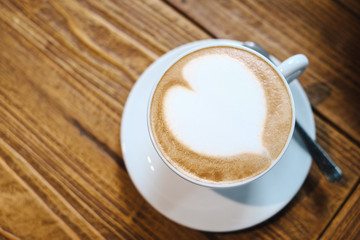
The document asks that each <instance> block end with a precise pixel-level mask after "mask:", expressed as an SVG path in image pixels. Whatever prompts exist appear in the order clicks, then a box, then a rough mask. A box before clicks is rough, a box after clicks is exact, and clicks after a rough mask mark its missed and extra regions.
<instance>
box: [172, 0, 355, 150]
mask: <svg viewBox="0 0 360 240" xmlns="http://www.w3.org/2000/svg"><path fill="white" fill-rule="evenodd" d="M169 2H170V3H171V4H172V5H174V6H175V7H176V8H177V9H179V10H180V11H181V12H182V13H184V14H185V15H187V16H188V17H189V18H191V19H193V20H194V21H195V22H197V23H198V24H200V25H201V26H203V27H204V28H205V29H207V30H208V31H209V32H210V33H211V34H212V35H213V36H215V37H217V38H231V39H238V40H241V41H254V42H257V43H259V44H261V45H262V46H264V47H265V49H268V51H269V52H270V53H272V54H274V55H275V56H276V57H278V58H279V59H280V60H284V59H285V58H286V57H289V56H291V55H293V54H296V53H304V54H306V55H307V56H308V57H309V60H310V65H309V68H308V70H306V72H305V73H304V74H303V76H301V77H300V81H301V83H302V84H303V86H304V87H305V90H306V91H307V93H308V95H309V98H310V101H311V103H312V105H313V106H314V108H315V109H316V110H317V111H319V113H321V114H322V115H323V116H325V117H326V118H327V119H329V120H330V121H331V122H333V123H334V124H335V125H337V126H338V127H339V128H341V129H342V130H343V131H345V132H346V133H347V134H348V135H349V136H351V137H352V138H353V139H355V141H357V143H359V142H360V112H359V111H358V105H357V104H354V103H357V102H359V100H360V85H359V84H358V78H359V75H360V69H359V68H358V66H359V58H358V56H359V54H360V47H359V44H358V40H359V39H360V20H359V18H358V17H356V16H354V15H352V14H349V12H348V11H347V10H346V9H344V8H342V6H341V5H339V4H338V3H337V2H334V1H325V0H324V1H308V0H298V1H251V0H250V1H241V2H240V1H195V0H187V1H181V0H169Z"/></svg>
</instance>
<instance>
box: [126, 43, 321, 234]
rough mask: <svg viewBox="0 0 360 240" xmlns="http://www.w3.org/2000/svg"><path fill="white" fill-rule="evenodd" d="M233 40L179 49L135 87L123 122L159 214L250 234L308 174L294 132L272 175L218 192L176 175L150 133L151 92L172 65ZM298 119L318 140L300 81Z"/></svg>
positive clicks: (138, 178) (138, 172)
mask: <svg viewBox="0 0 360 240" xmlns="http://www.w3.org/2000/svg"><path fill="white" fill-rule="evenodd" d="M212 41H217V42H218V41H223V42H231V43H233V44H234V43H236V44H240V45H241V43H240V42H237V41H232V40H215V39H210V40H203V41H197V42H192V43H189V44H186V45H183V46H180V47H178V48H176V49H174V50H172V51H170V52H168V53H166V54H165V55H163V56H162V57H161V58H159V59H158V60H157V61H155V62H154V63H153V64H152V65H151V66H150V67H149V68H148V69H147V70H146V71H145V72H144V73H143V74H142V75H141V77H140V78H139V79H138V81H137V82H136V84H135V85H134V87H133V89H132V91H131V93H130V95H129V97H128V100H127V103H126V105H125V109H124V112H123V117H122V126H121V147H122V153H123V156H124V160H125V164H126V168H127V170H128V172H129V174H130V177H131V179H132V181H133V182H134V184H135V186H136V188H137V189H138V190H139V192H140V193H141V194H142V196H143V197H144V198H145V199H146V200H147V201H148V202H149V203H150V204H151V205H152V206H153V207H154V208H155V209H156V210H158V211H159V212H160V213H162V214H163V215H165V216H166V217H168V218H169V219H171V220H173V221H175V222H177V223H179V224H182V225H184V226H187V227H190V228H193V229H197V230H203V231H212V232H225V231H234V230H240V229H245V228H248V227H251V226H254V225H256V224H258V223H261V222H263V221H265V220H267V219H268V218H270V217H271V216H273V215H274V214H276V213H277V212H279V211H280V210H281V209H282V208H284V207H285V205H286V204H287V203H289V201H290V200H291V199H292V198H293V197H294V196H295V194H296V193H297V192H298V191H299V189H300V187H301V185H302V184H303V182H304V180H305V178H306V176H307V175H308V173H309V170H310V165H311V156H310V155H309V154H308V153H307V151H306V150H305V147H304V145H303V143H302V142H301V140H300V139H299V137H298V135H297V134H296V133H294V138H293V139H292V140H291V142H290V144H289V147H288V150H287V151H286V153H285V154H284V156H283V158H282V159H281V160H280V161H279V162H278V163H277V164H276V165H275V166H274V167H273V169H272V170H271V171H269V172H268V173H267V174H265V175H264V176H263V177H261V178H259V179H257V180H255V181H254V182H252V183H249V184H246V185H244V186H241V187H237V188H232V189H224V190H213V189H208V188H204V187H201V186H198V185H195V184H192V183H190V182H188V181H186V180H184V179H182V178H181V177H179V176H178V175H177V174H175V173H174V172H172V171H171V170H170V169H169V168H168V167H167V166H166V165H165V163H163V162H162V160H161V159H160V158H159V157H158V155H157V153H156V151H155V150H154V149H153V147H152V144H151V140H150V138H149V135H148V132H147V123H146V110H147V104H148V103H147V102H148V99H149V94H150V91H151V89H152V87H153V85H154V82H155V81H156V79H159V78H160V77H161V75H162V73H163V72H164V71H165V67H167V64H169V62H171V61H172V60H173V59H174V58H176V56H177V55H179V54H181V53H183V52H185V51H187V50H188V49H190V48H193V47H195V46H197V45H198V44H202V43H204V42H205V43H208V42H212ZM290 88H291V90H292V93H293V97H294V101H295V107H296V109H295V110H296V118H297V120H298V121H299V122H300V123H301V124H302V126H303V127H304V128H305V130H306V131H307V132H308V133H309V134H310V135H311V136H312V138H314V139H315V123H314V118H313V114H312V111H311V107H310V104H309V101H308V98H307V97H306V95H305V92H304V90H303V88H302V87H301V85H300V84H299V82H298V81H297V80H295V81H294V82H293V83H291V87H290Z"/></svg>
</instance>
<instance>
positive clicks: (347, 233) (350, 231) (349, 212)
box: [321, 185, 360, 239]
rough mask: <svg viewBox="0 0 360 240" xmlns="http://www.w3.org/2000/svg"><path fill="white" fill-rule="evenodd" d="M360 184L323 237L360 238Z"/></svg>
mask: <svg viewBox="0 0 360 240" xmlns="http://www.w3.org/2000/svg"><path fill="white" fill-rule="evenodd" d="M359 204H360V185H358V186H357V188H356V189H355V191H354V193H353V194H352V195H351V197H350V199H349V200H348V201H347V202H346V204H345V205H344V206H343V207H342V209H341V211H340V213H339V214H338V217H337V218H335V219H334V221H332V222H331V224H330V226H329V227H328V229H327V231H326V232H325V234H324V235H323V236H322V237H321V239H330V238H333V239H359V238H360V209H359V207H358V206H359Z"/></svg>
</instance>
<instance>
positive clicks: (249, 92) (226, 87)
mask: <svg viewBox="0 0 360 240" xmlns="http://www.w3.org/2000/svg"><path fill="white" fill-rule="evenodd" d="M182 75H183V78H184V80H185V81H186V82H187V83H188V84H189V86H190V88H187V87H184V86H180V85H175V86H173V87H171V88H170V89H168V91H167V92H166V95H165V98H164V115H165V120H166V124H167V125H168V128H169V130H170V131H171V132H172V133H173V134H174V136H175V137H176V138H177V139H178V141H179V142H181V143H182V144H184V145H185V146H187V147H188V148H190V149H191V150H193V151H195V152H197V153H199V154H204V155H210V156H232V155H235V154H241V153H256V154H261V155H267V150H266V148H265V147H264V146H263V144H262V136H263V131H264V128H265V126H264V125H265V119H266V114H267V105H266V98H265V92H264V89H263V87H262V85H261V82H260V80H259V79H258V78H257V77H256V75H255V74H254V73H253V72H252V71H251V70H250V69H249V68H248V67H247V66H246V65H245V64H244V63H242V62H240V61H239V60H237V59H235V58H232V57H230V56H227V55H222V54H211V55H207V56H200V57H197V58H195V59H192V60H191V61H189V62H188V63H186V64H185V66H184V68H183V70H182Z"/></svg>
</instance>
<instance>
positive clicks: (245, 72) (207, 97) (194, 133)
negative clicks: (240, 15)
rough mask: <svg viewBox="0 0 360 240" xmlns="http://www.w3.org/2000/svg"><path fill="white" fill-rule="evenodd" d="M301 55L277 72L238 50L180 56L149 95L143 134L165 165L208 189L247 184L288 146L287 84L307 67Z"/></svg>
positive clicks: (290, 110) (220, 47) (200, 49)
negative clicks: (148, 137) (145, 133)
mask: <svg viewBox="0 0 360 240" xmlns="http://www.w3.org/2000/svg"><path fill="white" fill-rule="evenodd" d="M307 65H308V60H307V58H306V57H305V56H304V55H301V54H298V55H295V56H292V57H290V58H289V59H287V60H285V61H284V62H283V63H281V64H280V65H279V66H275V65H274V64H272V63H271V62H270V61H269V60H268V59H266V58H265V57H264V56H262V55H260V54H259V53H257V52H255V51H253V50H252V49H249V48H247V47H245V46H242V45H240V44H235V43H224V42H219V43H206V44H203V45H201V46H197V47H196V48H193V49H191V50H189V51H187V52H185V53H183V54H181V55H180V56H178V57H177V58H176V59H175V60H174V61H173V62H172V63H170V64H169V66H168V67H167V68H166V70H165V72H164V74H163V75H162V77H161V78H159V79H157V80H156V83H155V85H154V87H153V89H152V91H151V94H150V98H149V101H148V109H147V128H148V134H149V136H150V139H151V142H152V145H153V147H154V149H155V150H156V152H157V154H158V155H159V157H160V158H161V159H162V161H163V162H164V163H165V164H166V165H167V166H168V167H169V168H170V169H171V170H172V171H173V172H175V173H176V174H178V175H179V176H180V177H182V178H184V179H186V180H188V181H190V182H192V183H195V184H198V185H201V186H204V187H210V188H227V187H235V186H240V185H243V184H247V183H249V182H252V181H254V180H256V179H257V178H259V177H261V176H262V175H264V174H266V173H267V172H268V171H270V170H271V168H272V167H273V166H274V165H275V164H276V163H277V162H278V161H280V159H281V157H282V155H283V154H284V152H285V151H286V149H287V146H288V145H289V142H290V140H291V138H292V134H293V130H294V123H295V108H294V102H293V98H292V94H291V91H290V89H289V85H288V83H289V82H290V81H292V80H293V79H295V78H296V77H298V76H299V75H300V74H301V73H302V72H303V71H304V70H305V68H306V67H307Z"/></svg>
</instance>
